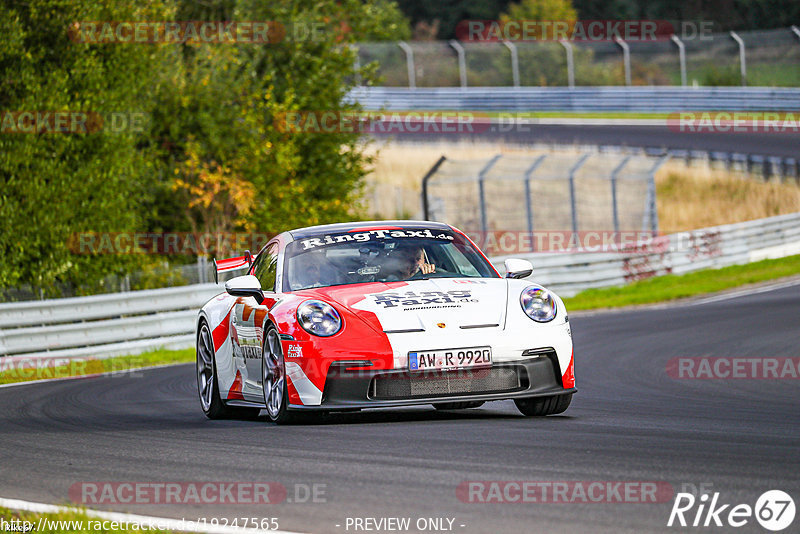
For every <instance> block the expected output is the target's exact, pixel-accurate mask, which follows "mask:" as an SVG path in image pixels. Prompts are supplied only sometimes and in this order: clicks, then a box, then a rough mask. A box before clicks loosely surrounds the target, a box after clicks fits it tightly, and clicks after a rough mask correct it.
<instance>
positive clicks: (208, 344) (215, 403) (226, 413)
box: [197, 321, 261, 419]
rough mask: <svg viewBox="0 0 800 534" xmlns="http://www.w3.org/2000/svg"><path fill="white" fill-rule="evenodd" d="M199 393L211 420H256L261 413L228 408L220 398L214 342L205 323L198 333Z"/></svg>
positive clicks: (206, 413)
mask: <svg viewBox="0 0 800 534" xmlns="http://www.w3.org/2000/svg"><path fill="white" fill-rule="evenodd" d="M197 392H198V394H199V395H200V407H201V408H202V409H203V413H204V414H205V415H206V417H208V418H209V419H255V418H256V417H258V414H259V412H260V411H261V410H259V409H257V408H242V407H238V406H226V405H225V402H224V401H223V400H222V398H221V397H220V395H219V383H218V382H217V363H216V361H215V358H214V340H213V338H212V337H211V329H209V327H208V324H207V323H206V322H205V321H203V322H201V323H200V330H199V331H198V332H197Z"/></svg>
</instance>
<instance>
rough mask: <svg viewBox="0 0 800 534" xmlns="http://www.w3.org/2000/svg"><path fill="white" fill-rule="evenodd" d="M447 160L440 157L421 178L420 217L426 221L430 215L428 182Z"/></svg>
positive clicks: (429, 218)
mask: <svg viewBox="0 0 800 534" xmlns="http://www.w3.org/2000/svg"><path fill="white" fill-rule="evenodd" d="M446 159H447V158H446V157H444V156H442V157H440V158H439V159H438V160H437V161H436V163H434V164H433V167H431V168H430V170H429V171H428V172H427V173H426V174H425V176H423V177H422V217H423V219H425V220H426V221H430V220H431V214H430V204H429V203H428V180H430V179H431V177H432V176H433V175H434V174H436V171H438V170H439V167H441V166H442V163H444V162H445V160H446Z"/></svg>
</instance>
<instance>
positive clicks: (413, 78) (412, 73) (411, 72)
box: [397, 41, 417, 89]
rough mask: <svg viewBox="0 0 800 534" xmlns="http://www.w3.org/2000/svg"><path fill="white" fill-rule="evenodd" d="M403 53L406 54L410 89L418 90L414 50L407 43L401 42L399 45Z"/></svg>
mask: <svg viewBox="0 0 800 534" xmlns="http://www.w3.org/2000/svg"><path fill="white" fill-rule="evenodd" d="M397 46H399V47H400V48H401V49H402V50H403V52H405V53H406V68H407V69H408V88H409V89H416V88H417V71H416V69H415V68H414V50H412V49H411V47H410V46H408V43H407V42H405V41H399V42H398V43H397Z"/></svg>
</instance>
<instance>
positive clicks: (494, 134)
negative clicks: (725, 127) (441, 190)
mask: <svg viewBox="0 0 800 534" xmlns="http://www.w3.org/2000/svg"><path fill="white" fill-rule="evenodd" d="M387 131H391V130H388V129H387ZM372 135H373V136H374V137H376V138H378V139H387V138H390V139H394V140H396V141H398V142H420V143H422V142H433V141H442V142H449V141H453V142H463V141H468V140H469V141H478V142H492V143H495V142H496V143H512V144H522V145H524V144H534V143H543V144H566V145H572V144H576V145H604V146H606V145H607V146H629V147H643V148H656V149H669V150H672V149H675V150H701V151H706V152H729V153H740V154H758V155H763V156H779V157H789V158H796V157H797V147H798V146H800V133H796V132H780V133H776V132H769V133H767V132H747V133H746V134H742V133H735V132H728V133H720V132H708V131H705V132H679V131H674V130H672V129H670V128H669V127H667V125H666V124H664V125H659V126H655V125H644V126H642V125H636V124H630V125H619V124H615V125H599V124H584V125H576V124H511V123H508V122H507V123H505V124H495V125H492V126H491V127H490V128H487V129H486V130H485V131H476V132H474V133H469V134H467V133H459V134H457V135H455V134H453V133H447V132H438V133H436V132H434V131H429V132H425V133H411V132H404V133H402V134H397V133H394V134H392V133H387V134H378V133H374V134H372Z"/></svg>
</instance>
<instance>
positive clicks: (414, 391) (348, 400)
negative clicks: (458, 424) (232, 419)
mask: <svg viewBox="0 0 800 534" xmlns="http://www.w3.org/2000/svg"><path fill="white" fill-rule="evenodd" d="M354 363H355V362H349V363H348V362H336V363H334V364H333V365H331V367H330V369H329V371H328V375H327V377H326V380H325V390H324V391H323V395H322V403H321V404H320V405H318V406H294V405H292V406H290V407H289V408H290V409H296V410H351V409H361V408H382V407H392V406H413V405H419V404H433V403H439V402H461V401H492V400H505V399H524V398H530V397H544V396H551V395H568V394H571V393H575V392H576V391H577V390H576V389H575V388H570V389H564V386H563V384H562V383H561V369H560V368H559V365H558V359H557V358H556V353H555V351H554V350H552V349H546V350H543V351H541V352H540V353H538V354H537V355H535V356H533V357H530V358H527V359H523V360H518V361H513V362H495V363H494V364H493V365H492V367H490V368H488V367H487V368H476V369H461V370H455V371H436V372H433V371H429V372H413V373H412V372H408V371H405V370H370V369H369V368H366V369H365V368H354Z"/></svg>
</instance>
